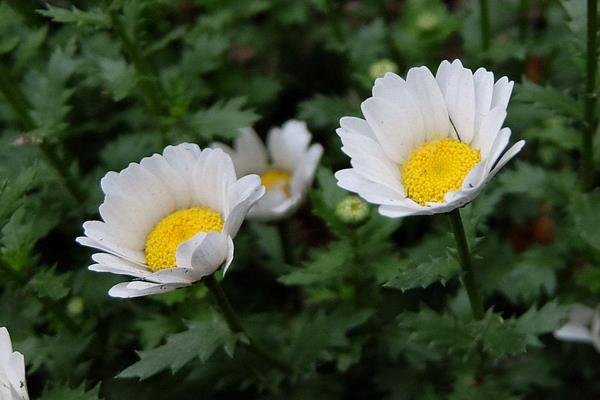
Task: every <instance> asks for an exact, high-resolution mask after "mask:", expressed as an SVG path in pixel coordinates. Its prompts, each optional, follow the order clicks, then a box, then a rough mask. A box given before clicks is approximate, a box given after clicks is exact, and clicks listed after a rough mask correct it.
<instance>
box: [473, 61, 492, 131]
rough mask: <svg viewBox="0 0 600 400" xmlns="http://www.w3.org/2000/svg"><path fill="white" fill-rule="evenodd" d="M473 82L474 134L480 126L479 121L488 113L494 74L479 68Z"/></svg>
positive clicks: (490, 105)
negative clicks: (474, 102)
mask: <svg viewBox="0 0 600 400" xmlns="http://www.w3.org/2000/svg"><path fill="white" fill-rule="evenodd" d="M473 80H474V82H475V99H476V104H475V132H477V131H478V130H479V127H480V126H481V119H482V118H483V117H484V116H485V115H486V114H487V113H489V112H490V109H491V107H492V96H493V94H494V74H493V73H491V72H489V71H486V70H485V69H484V68H479V69H478V70H477V71H475V74H474V75H473Z"/></svg>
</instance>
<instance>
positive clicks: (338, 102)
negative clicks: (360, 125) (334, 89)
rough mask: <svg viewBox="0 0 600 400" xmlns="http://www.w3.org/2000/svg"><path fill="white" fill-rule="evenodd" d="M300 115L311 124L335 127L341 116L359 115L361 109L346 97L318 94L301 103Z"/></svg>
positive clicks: (320, 126)
mask: <svg viewBox="0 0 600 400" xmlns="http://www.w3.org/2000/svg"><path fill="white" fill-rule="evenodd" d="M299 108H300V109H299V113H298V116H299V117H300V118H301V119H303V120H305V121H306V122H307V123H308V124H309V125H310V126H314V127H317V128H330V129H331V128H335V127H336V126H338V124H339V120H340V117H341V116H344V115H347V116H359V115H360V109H359V107H358V106H357V105H355V104H353V103H352V102H351V101H350V100H348V99H347V98H345V97H336V96H324V95H322V94H317V95H315V96H314V97H313V98H311V99H310V100H306V101H304V102H302V103H300V106H299Z"/></svg>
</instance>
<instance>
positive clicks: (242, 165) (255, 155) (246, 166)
mask: <svg viewBox="0 0 600 400" xmlns="http://www.w3.org/2000/svg"><path fill="white" fill-rule="evenodd" d="M235 154H236V155H235V157H232V158H233V161H234V163H235V171H236V172H237V175H238V176H244V175H248V174H262V173H263V172H264V171H265V170H266V169H267V168H268V164H267V149H266V148H265V145H264V144H263V142H262V140H260V137H258V135H257V134H256V132H255V131H254V129H252V128H244V129H241V134H240V135H239V136H238V137H237V138H236V139H235Z"/></svg>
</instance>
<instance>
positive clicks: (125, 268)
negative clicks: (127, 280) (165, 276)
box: [88, 253, 151, 278]
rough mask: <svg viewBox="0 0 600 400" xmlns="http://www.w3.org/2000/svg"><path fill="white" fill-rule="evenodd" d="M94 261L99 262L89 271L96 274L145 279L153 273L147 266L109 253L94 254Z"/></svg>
mask: <svg viewBox="0 0 600 400" xmlns="http://www.w3.org/2000/svg"><path fill="white" fill-rule="evenodd" d="M92 260H94V261H95V262H97V264H93V265H90V266H89V267H88V269H89V270H91V271H95V272H110V273H113V274H120V275H129V276H133V277H136V278H143V277H145V276H147V275H150V273H151V272H150V271H149V270H148V267H146V266H143V265H140V264H136V263H133V262H131V261H128V260H125V259H123V258H120V257H117V256H115V255H112V254H108V253H96V254H93V255H92Z"/></svg>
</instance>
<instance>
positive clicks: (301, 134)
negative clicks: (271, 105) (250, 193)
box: [213, 120, 323, 221]
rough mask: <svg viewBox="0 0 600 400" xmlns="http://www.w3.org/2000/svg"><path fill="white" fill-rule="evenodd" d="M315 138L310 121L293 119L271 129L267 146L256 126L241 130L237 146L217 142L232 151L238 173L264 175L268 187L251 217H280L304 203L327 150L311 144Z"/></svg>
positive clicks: (215, 144) (220, 146) (263, 180)
mask: <svg viewBox="0 0 600 400" xmlns="http://www.w3.org/2000/svg"><path fill="white" fill-rule="evenodd" d="M311 139H312V135H311V133H310V132H309V131H308V129H307V127H306V123H304V122H303V121H296V120H290V121H287V122H286V123H284V124H283V126H281V128H279V127H277V128H272V129H271V130H270V131H269V134H268V136H267V146H266V147H265V145H264V144H263V142H262V141H261V139H260V137H259V136H258V135H257V134H256V132H255V131H254V129H252V128H244V129H242V130H241V132H240V135H239V136H238V137H237V138H236V140H235V141H234V145H233V148H231V147H229V146H227V145H225V144H223V143H214V144H213V147H218V148H221V149H223V150H224V151H226V152H227V153H228V154H229V155H231V158H232V159H233V163H234V164H235V170H236V172H237V174H238V176H244V175H246V174H259V175H260V179H261V181H262V184H263V185H264V186H265V188H266V190H267V191H266V193H265V195H264V196H263V197H262V198H261V199H260V200H259V201H258V202H257V203H256V205H255V206H254V207H253V208H252V209H251V210H250V212H249V213H248V218H254V219H259V220H265V221H266V220H278V219H282V218H285V217H287V216H289V215H291V214H292V213H294V211H296V210H297V209H298V207H300V205H301V204H302V201H303V200H304V198H305V197H306V193H307V192H308V190H309V188H310V186H311V185H312V183H313V180H314V177H315V172H316V169H317V166H318V165H319V161H320V159H321V155H322V154H323V146H321V145H320V144H318V143H315V144H312V145H311V144H310V142H311Z"/></svg>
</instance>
